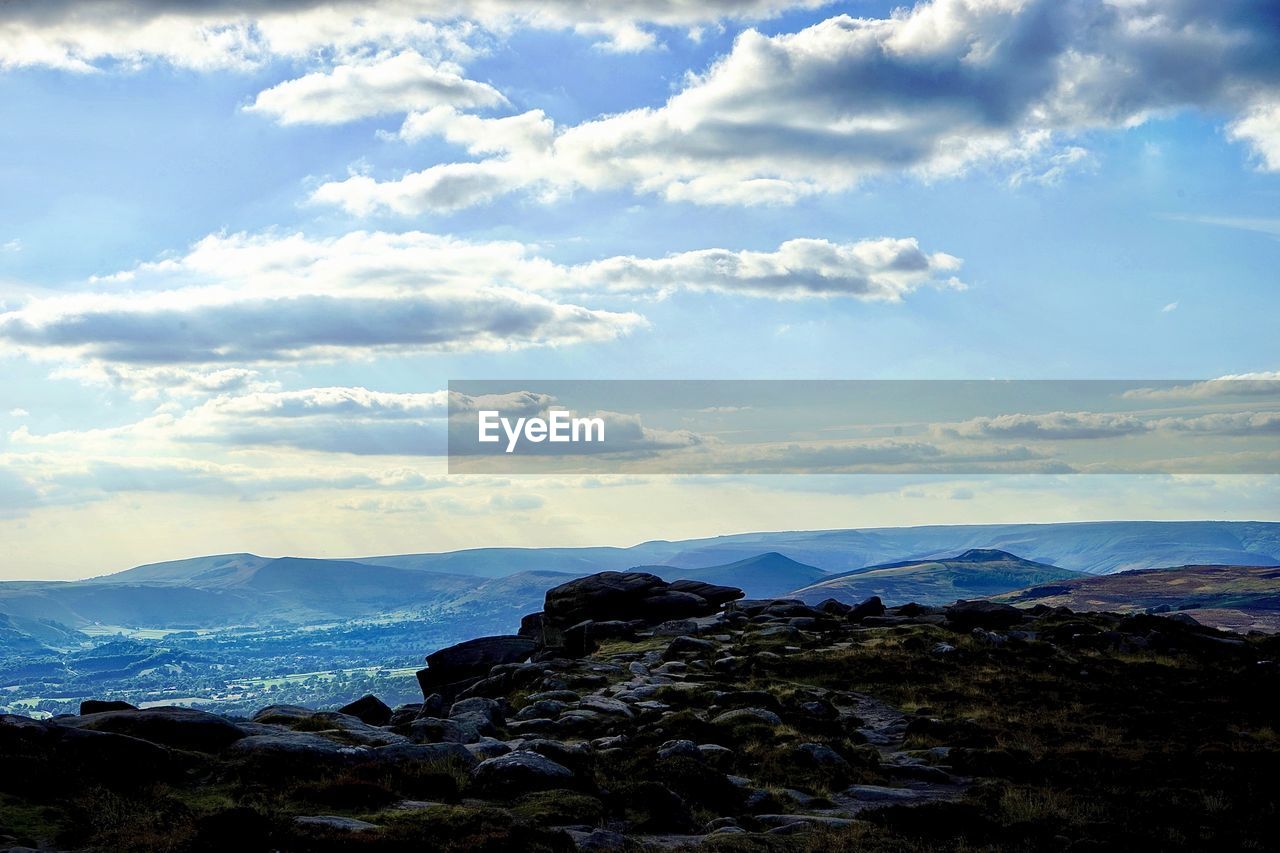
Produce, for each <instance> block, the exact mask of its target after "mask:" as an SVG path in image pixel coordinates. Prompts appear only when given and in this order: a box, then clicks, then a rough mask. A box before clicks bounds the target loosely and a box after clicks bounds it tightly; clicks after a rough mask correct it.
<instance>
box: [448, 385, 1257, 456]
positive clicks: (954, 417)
mask: <svg viewBox="0 0 1280 853" xmlns="http://www.w3.org/2000/svg"><path fill="white" fill-rule="evenodd" d="M448 419H449V420H448V436H449V440H448V447H449V470H450V472H451V473H489V474H521V473H531V474H533V473H537V474H547V473H565V474H585V473H597V474H620V473H654V474H770V473H778V474H826V473H830V474H857V473H873V474H885V473H904V474H918V473H919V474H948V473H963V474H1003V473H1009V474H1025V473H1035V474H1090V473H1107V474H1118V473H1126V474H1133V473H1204V474H1275V473H1280V381H1278V380H1270V379H1267V380H1251V379H1215V380H1189V381H1175V380H1159V381H1148V380H1079V381H1069V380H1067V381H1064V380H1051V381H1048V380H1011V381H1006V380H979V381H951V380H848V381H837V380H821V381H819V380H812V381H788V380H765V381H754V380H739V381H732V380H729V381H725V380H672V381H655V380H619V381H609V380H537V381H531V380H465V381H453V382H450V383H449V411H448Z"/></svg>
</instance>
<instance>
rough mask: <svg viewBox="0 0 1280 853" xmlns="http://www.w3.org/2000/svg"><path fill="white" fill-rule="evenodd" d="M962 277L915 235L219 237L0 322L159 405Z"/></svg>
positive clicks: (882, 295) (25, 340)
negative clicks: (760, 239) (552, 249)
mask: <svg viewBox="0 0 1280 853" xmlns="http://www.w3.org/2000/svg"><path fill="white" fill-rule="evenodd" d="M959 265H960V260H959V259H958V258H955V257H953V256H951V255H948V254H946V253H944V252H935V253H927V252H925V251H923V250H922V249H921V248H920V246H919V244H918V242H917V241H916V240H915V239H913V238H880V239H874V240H863V241H860V242H854V243H831V242H828V241H825V240H810V239H798V240H790V241H787V242H786V243H783V244H782V245H781V246H780V247H778V249H777V250H776V251H772V252H758V251H734V250H728V249H707V250H701V251H694V252H685V253H680V254H675V255H670V256H668V257H666V258H658V259H645V258H635V257H616V258H606V259H603V260H600V261H595V262H591V263H584V264H579V265H576V266H565V265H560V264H557V263H555V262H553V261H550V260H548V259H546V258H544V257H540V256H538V255H536V254H535V253H534V250H533V248H532V247H530V246H527V245H525V244H521V243H516V242H511V241H490V242H469V241H466V240H460V239H456V238H452V237H446V236H439V235H433V234H425V233H422V232H407V233H399V234H392V233H385V232H363V231H360V232H352V233H348V234H345V235H342V236H340V237H332V238H311V237H307V236H304V235H301V234H292V235H282V234H258V235H249V234H233V235H213V236H210V237H206V238H205V239H203V240H201V241H199V242H198V243H196V244H195V245H194V246H193V247H192V248H191V250H190V251H189V252H188V253H187V254H186V255H183V256H180V257H175V258H169V259H165V260H161V261H156V262H151V263H144V264H140V265H139V266H137V267H135V268H133V269H130V270H125V271H123V272H120V273H116V274H114V275H109V276H104V277H99V278H96V279H94V280H93V281H92V284H93V288H92V289H91V290H87V291H85V292H81V293H70V294H58V295H53V296H48V297H45V298H37V299H31V300H29V301H28V302H26V303H25V304H22V305H18V306H15V307H13V308H11V309H10V310H8V311H2V312H0V349H3V348H7V349H10V350H14V351H20V352H24V353H27V354H29V355H36V356H41V357H46V358H53V359H56V360H60V361H63V362H66V365H65V366H63V367H61V368H60V369H59V375H62V376H73V377H77V378H81V379H84V380H88V381H97V382H103V383H110V384H115V385H123V386H130V385H140V386H143V387H144V388H145V389H146V392H147V393H148V394H151V395H153V396H154V395H156V394H159V393H161V392H163V393H164V394H166V395H168V396H184V395H185V396H191V395H199V394H210V393H224V392H229V391H233V390H234V391H243V390H258V391H270V390H274V389H273V388H272V387H271V385H270V383H267V382H266V381H265V380H263V379H262V378H261V377H260V376H259V374H258V373H257V370H256V367H260V366H262V365H269V364H272V363H277V362H282V361H292V360H311V361H332V360H335V359H340V358H363V357H372V356H376V355H379V354H383V353H426V352H458V351H474V350H501V349H515V348H522V347H531V346H558V345H566V344H573V343H580V342H588V341H607V340H612V339H614V338H616V337H618V336H620V335H625V334H627V333H629V332H631V331H634V330H636V329H638V328H641V327H643V326H644V325H645V320H644V318H643V317H642V316H640V315H639V314H637V313H634V312H629V311H616V310H602V309H597V308H591V307H584V306H583V305H581V304H578V303H579V302H589V301H591V300H593V299H597V298H601V297H602V296H607V295H611V296H614V297H615V298H617V297H628V296H629V297H636V296H640V297H648V296H653V295H661V294H664V293H669V292H671V291H677V290H681V289H690V290H710V291H717V292H724V293H739V294H743V295H747V296H755V297H771V298H776V299H800V298H834V297H844V298H854V299H861V300H880V301H893V302H896V301H899V300H901V299H902V298H903V297H904V296H905V295H907V294H909V293H911V292H912V291H914V290H916V289H918V288H921V287H925V286H937V287H949V288H962V287H963V285H962V284H961V283H960V282H959V281H957V280H956V279H955V278H954V277H953V276H952V275H951V273H952V272H953V271H955V270H956V269H957V268H958V266H959ZM566 293H569V294H572V297H571V298H572V300H573V301H566V300H565V298H563V294H566Z"/></svg>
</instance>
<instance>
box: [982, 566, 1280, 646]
mask: <svg viewBox="0 0 1280 853" xmlns="http://www.w3.org/2000/svg"><path fill="white" fill-rule="evenodd" d="M994 600H996V601H1002V602H1005V603H1008V604H1014V605H1017V606H1019V607H1023V606H1030V605H1034V604H1047V605H1049V606H1051V607H1059V606H1063V607H1069V608H1071V609H1072V610H1111V611H1118V612H1133V611H1144V610H1175V611H1190V615H1191V616H1192V618H1194V619H1195V620H1196V621H1198V622H1201V623H1202V624H1205V625H1213V626H1215V627H1221V628H1231V629H1232V630H1236V631H1248V630H1250V629H1257V630H1265V631H1277V630H1280V568H1277V567H1275V566H1177V567H1174V568H1164V569H1143V570H1140V571H1133V572H1124V573H1122V574H1116V575H1104V576H1102V577H1083V578H1075V579H1072V580H1065V581H1061V582H1055V583H1049V584H1040V585H1036V586H1033V587H1031V588H1030V589H1023V590H1018V591H1016V592H1008V593H1004V594H1002V595H998V596H995V597H994Z"/></svg>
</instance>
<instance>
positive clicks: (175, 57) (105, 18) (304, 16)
mask: <svg viewBox="0 0 1280 853" xmlns="http://www.w3.org/2000/svg"><path fill="white" fill-rule="evenodd" d="M825 2H826V0H696V2H695V0H632V1H631V2H627V3H582V2H579V0H533V2H525V0H470V2H465V3H457V2H450V1H449V0H372V2H371V1H370V0H337V2H327V0H280V2H267V0H202V2H199V3H192V2H184V0H141V2H140V0H9V2H6V3H5V4H4V16H3V20H0V68H2V67H5V66H19V67H20V66H51V67H56V68H66V69H71V70H77V71H91V70H95V69H96V68H99V67H102V66H103V65H110V64H120V63H123V64H125V65H127V66H136V65H139V64H142V63H146V62H150V61H155V60H161V61H164V62H168V63H171V64H173V65H177V66H180V67H187V68H197V69H210V68H245V67H252V66H255V65H259V64H261V63H263V62H265V61H267V60H268V59H270V58H273V57H282V56H283V57H292V58H308V57H312V56H314V55H316V54H317V53H321V52H325V51H330V52H333V53H335V54H336V55H339V56H350V55H356V54H359V53H361V52H367V51H369V50H371V49H372V50H388V49H396V48H401V47H418V48H419V49H421V48H423V47H425V46H428V45H435V46H439V47H440V48H441V49H442V50H444V51H445V52H447V53H449V54H452V55H459V54H464V53H467V52H469V50H470V48H469V45H468V38H469V36H470V35H471V33H472V31H473V30H474V29H476V28H477V27H483V28H485V29H487V30H489V31H491V32H497V33H503V32H507V31H509V30H511V29H513V28H515V27H517V26H526V27H534V28H542V29H569V30H576V31H578V32H580V33H582V34H584V35H587V36H591V37H598V38H599V39H601V45H602V46H603V47H607V48H609V49H613V50H624V51H625V50H642V49H646V48H650V47H653V46H654V45H655V44H656V43H657V40H656V37H655V35H654V33H653V32H652V31H651V30H649V29H648V27H651V26H653V25H657V26H665V27H680V28H686V29H687V28H697V27H700V26H704V25H708V24H715V23H717V22H720V21H725V20H760V19H764V18H769V17H773V16H774V15H776V14H778V13H779V12H782V11H785V10H787V9H795V8H813V7H817V6H821V5H824V3H825Z"/></svg>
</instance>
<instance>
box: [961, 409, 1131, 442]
mask: <svg viewBox="0 0 1280 853" xmlns="http://www.w3.org/2000/svg"><path fill="white" fill-rule="evenodd" d="M1150 429H1151V427H1150V425H1148V424H1147V423H1146V422H1144V421H1143V420H1142V419H1140V418H1138V417H1136V416H1134V415H1130V414H1111V413H1104V412H1047V413H1045V414H1011V415H997V416H996V417H980V418H971V419H970V420H967V421H962V422H960V423H957V424H948V425H945V426H942V427H939V431H940V432H941V433H942V434H945V435H951V436H957V437H959V438H981V439H997V438H998V439H1014V440H1024V441H1025V440H1032V439H1047V440H1071V439H1088V438H1115V437H1118V436H1125V435H1134V434H1136V433H1143V432H1147V431H1148V430H1150Z"/></svg>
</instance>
